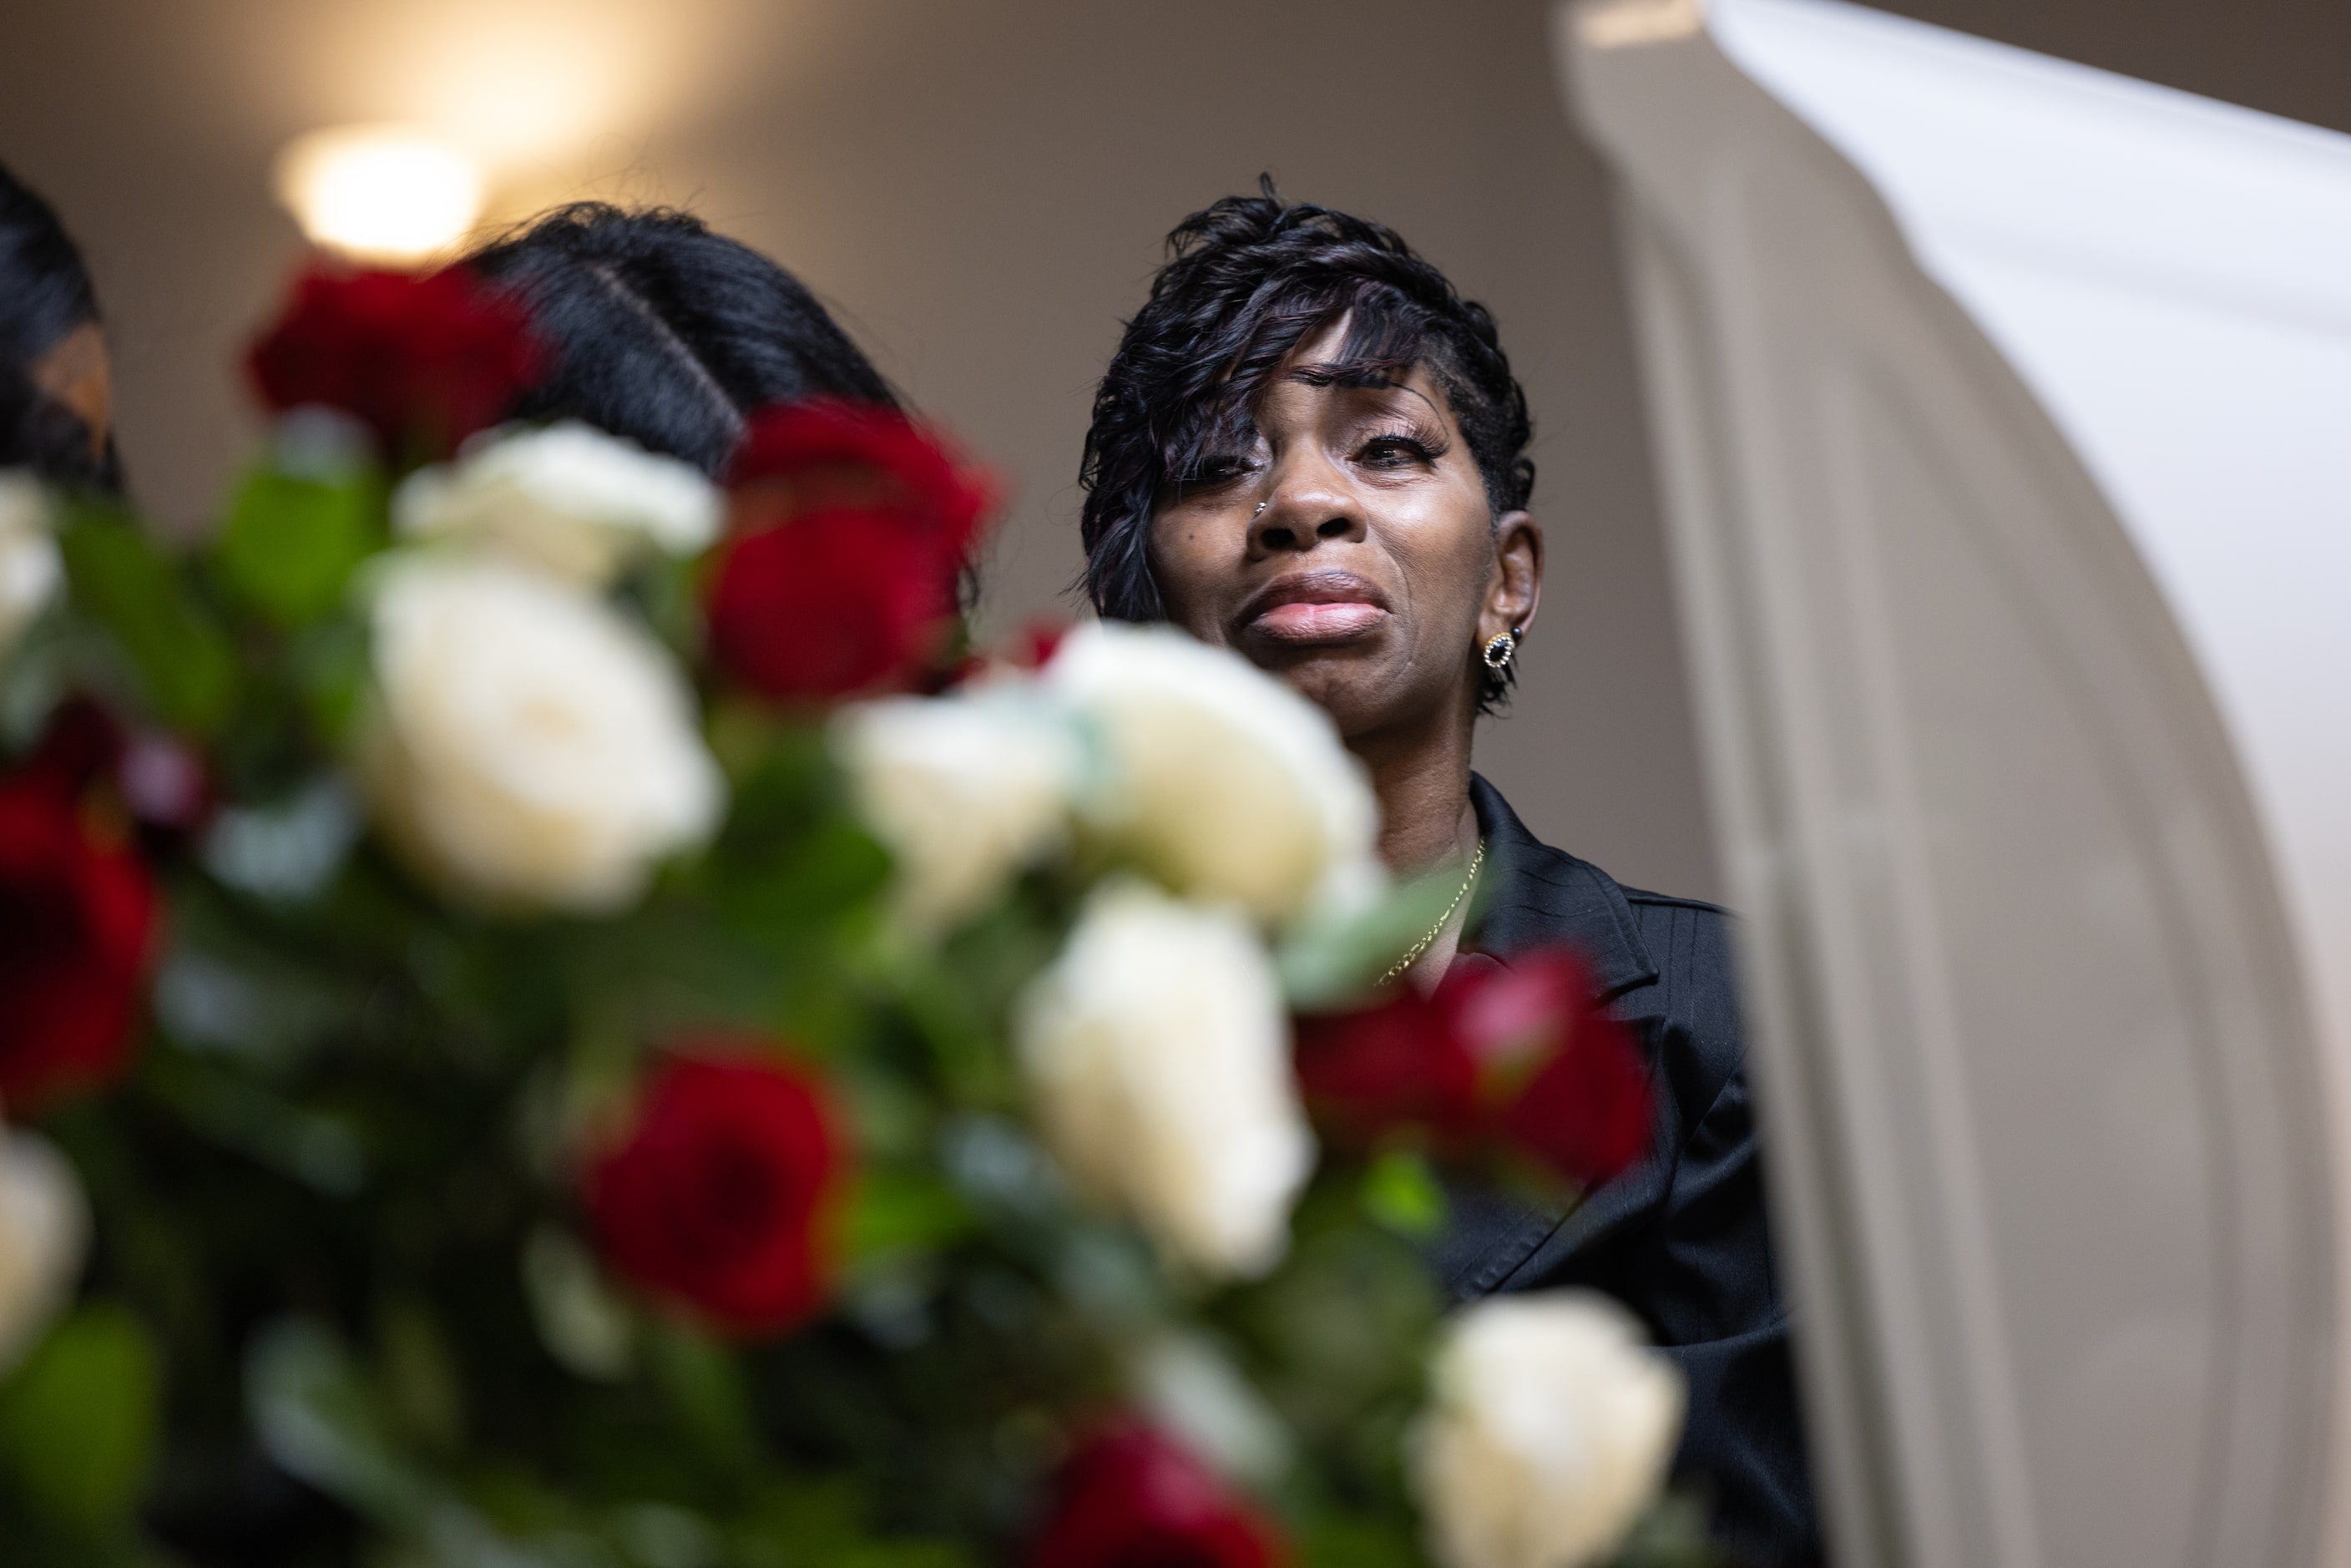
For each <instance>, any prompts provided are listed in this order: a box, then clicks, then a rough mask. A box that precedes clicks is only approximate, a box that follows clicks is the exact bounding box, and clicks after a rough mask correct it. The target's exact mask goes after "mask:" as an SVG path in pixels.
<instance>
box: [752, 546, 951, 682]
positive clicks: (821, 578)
mask: <svg viewBox="0 0 2351 1568" xmlns="http://www.w3.org/2000/svg"><path fill="white" fill-rule="evenodd" d="M955 575H956V560H955V559H954V558H953V557H952V556H951V555H949V554H947V553H946V552H945V551H944V550H943V549H942V547H941V546H940V545H939V543H938V542H937V541H936V540H935V539H934V538H931V537H930V536H929V535H928V534H926V533H925V531H924V530H923V529H922V528H919V527H917V526H916V525H914V524H913V523H911V522H909V521H908V520H907V517H906V516H905V515H904V513H901V512H897V511H891V510H878V509H877V510H835V511H821V512H816V513H813V514H811V515H809V516H806V517H796V518H794V519H793V520H791V521H789V522H787V523H781V524H778V525H777V526H775V527H773V528H757V529H754V530H752V531H751V532H748V533H746V534H743V535H741V536H740V537H738V538H735V539H734V540H733V541H731V542H730V543H728V544H727V545H726V546H725V547H724V548H723V549H722V550H721V552H720V554H719V558H718V562H717V566H716V570H715V571H714V572H713V573H712V575H711V580H710V586H709V591H708V597H707V600H706V601H705V608H706V612H707V614H708V617H709V624H710V643H711V649H712V652H713V653H715V654H716V657H717V659H718V661H719V663H720V664H723V665H725V666H726V669H727V670H729V671H730V672H732V673H733V674H734V675H735V676H736V677H737V679H738V680H740V681H741V682H742V683H743V684H744V685H747V686H748V687H750V688H751V690H753V691H754V692H757V693H758V695H761V696H764V697H767V698H769V699H770V700H773V701H776V702H784V703H793V702H821V701H826V700H830V699H832V698H837V697H843V696H850V695H857V694H862V693H877V692H884V691H894V690H900V689H903V688H904V687H905V686H906V685H909V684H910V683H912V682H913V681H914V679H915V678H916V677H917V676H918V675H919V674H920V673H921V672H922V671H923V670H924V669H925V667H927V666H928V665H929V664H930V663H931V662H932V660H933V659H934V658H935V655H936V654H937V653H939V652H940V651H941V646H942V643H943V641H944V633H945V630H946V622H947V620H948V618H949V617H951V616H952V615H953V614H954V613H955V607H956V606H955Z"/></svg>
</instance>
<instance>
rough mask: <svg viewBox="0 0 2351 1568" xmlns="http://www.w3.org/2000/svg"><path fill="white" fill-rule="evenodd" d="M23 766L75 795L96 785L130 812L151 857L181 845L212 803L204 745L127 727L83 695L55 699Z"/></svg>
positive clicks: (207, 815)
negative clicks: (200, 748)
mask: <svg viewBox="0 0 2351 1568" xmlns="http://www.w3.org/2000/svg"><path fill="white" fill-rule="evenodd" d="M25 770H26V773H27V774H28V775H38V776H40V777H41V778H44V779H47V780H48V781H49V783H50V785H51V787H52V788H54V789H57V791H58V792H59V793H61V794H63V795H66V796H68V797H70V798H72V799H75V800H86V799H88V798H89V795H90V792H91V791H92V790H97V791H99V793H100V795H101V796H103V798H104V801H105V804H106V805H107V806H109V807H120V809H121V810H124V811H127V812H128V813H130V816H131V821H132V822H133V823H135V824H136V825H137V827H138V830H139V841H140V847H141V850H142V851H144V852H145V853H146V854H147V855H148V857H149V858H151V859H155V858H161V857H162V856H164V855H166V854H169V853H171V852H174V851H177V850H180V849H183V848H184V847H186V845H187V844H188V843H189V841H191V840H193V838H194V836H195V835H196V834H197V833H198V832H200V831H203V829H204V824H205V823H206V822H207V821H210V820H211V818H212V814H213V810H214V805H215V804H216V802H215V801H214V798H213V782H212V772H211V769H210V768H208V767H207V766H206V765H205V762H204V754H203V753H201V752H199V751H197V750H196V749H195V748H194V747H191V746H189V745H188V744H187V743H186V742H185V741H183V740H181V739H180V738H179V737H176V736H172V735H170V734H167V733H165V732H164V731H162V730H153V729H131V728H128V727H125V726H124V725H123V723H122V722H121V721H120V719H118V718H116V717H115V716H113V715H112V714H111V713H110V712H108V711H107V710H106V709H105V708H104V707H103V706H100V705H99V703H97V702H96V701H94V700H93V699H91V698H89V697H87V696H79V695H77V696H70V697H68V698H67V699H66V700H65V701H64V702H62V703H59V704H58V705H57V708H56V710H55V711H54V712H52V713H51V714H50V715H49V719H48V724H47V727H46V728H45V729H43V731H42V732H41V740H40V744H39V745H38V746H37V747H35V748H34V751H33V755H32V757H31V758H30V759H29V760H28V761H27V762H26V765H25Z"/></svg>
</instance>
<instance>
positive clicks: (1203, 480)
mask: <svg viewBox="0 0 2351 1568" xmlns="http://www.w3.org/2000/svg"><path fill="white" fill-rule="evenodd" d="M1248 471H1249V459H1247V458H1246V457H1242V456H1239V455H1237V454H1229V453H1228V454H1219V455H1215V456H1210V457H1203V458H1201V459H1200V460H1199V461H1198V462H1197V463H1195V464H1194V465H1192V466H1191V467H1190V468H1189V469H1188V470H1186V473H1185V474H1184V476H1183V477H1182V478H1181V479H1180V480H1178V481H1177V483H1179V484H1181V485H1183V486H1185V487H1186V489H1191V488H1196V487H1198V486H1204V485H1225V484H1229V483H1231V482H1232V481H1233V480H1235V479H1238V478H1239V477H1240V476H1242V475H1243V474H1245V473H1247V472H1248Z"/></svg>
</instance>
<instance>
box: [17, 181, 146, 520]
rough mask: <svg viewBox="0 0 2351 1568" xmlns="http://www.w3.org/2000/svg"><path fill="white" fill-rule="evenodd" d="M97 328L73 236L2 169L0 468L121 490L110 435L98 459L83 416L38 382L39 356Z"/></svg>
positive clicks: (93, 292) (94, 300) (94, 297)
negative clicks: (35, 377) (86, 329)
mask: <svg viewBox="0 0 2351 1568" xmlns="http://www.w3.org/2000/svg"><path fill="white" fill-rule="evenodd" d="M98 325H99V314H98V290H97V288H96V287H94V286H93V285H92V284H91V283H90V280H89V267H87V266H85V265H84V264H83V262H82V256H81V251H80V250H79V248H78V247H77V246H75V245H74V242H73V239H72V236H70V235H68V234H67V233H66V230H65V225H63V224H61V223H59V222H58V221H57V214H56V213H55V212H53V211H51V210H50V208H49V204H47V202H45V201H43V200H41V198H40V197H39V196H38V195H37V194H36V193H34V191H33V190H32V189H31V187H29V186H27V185H26V184H25V183H23V182H22V181H20V180H18V179H17V178H16V176H15V175H14V174H11V173H10V172H8V171H7V170H5V169H0V468H30V469H31V470H33V471H34V472H35V473H37V474H38V475H40V476H42V477H43V478H45V479H49V480H52V481H55V482H57V483H60V484H66V485H75V486H87V487H90V488H95V489H99V490H107V491H113V490H118V489H120V486H121V470H120V465H119V463H118V462H117V460H116V457H115V453H114V435H113V433H112V432H111V431H109V432H107V433H105V436H106V439H105V442H104V444H103V446H102V447H101V448H100V449H99V450H98V451H96V452H93V451H92V450H91V432H90V429H89V426H88V425H87V424H85V423H83V422H82V418H81V416H80V415H79V414H78V413H75V412H74V411H73V410H72V409H69V408H68V407H66V406H65V405H64V404H63V403H60V402H57V400H56V399H54V398H52V397H50V396H49V395H48V394H47V393H46V392H43V391H42V390H41V389H40V388H39V387H38V386H37V385H36V384H35V382H34V381H33V371H34V366H35V364H36V363H37V361H39V360H40V358H41V356H42V355H44V354H46V353H47V352H48V351H49V350H52V349H54V348H56V347H57V345H58V344H59V343H61V342H63V341H65V340H66V338H67V336H68V334H70V333H71V332H73V331H74V330H75V329H77V328H80V327H95V326H98Z"/></svg>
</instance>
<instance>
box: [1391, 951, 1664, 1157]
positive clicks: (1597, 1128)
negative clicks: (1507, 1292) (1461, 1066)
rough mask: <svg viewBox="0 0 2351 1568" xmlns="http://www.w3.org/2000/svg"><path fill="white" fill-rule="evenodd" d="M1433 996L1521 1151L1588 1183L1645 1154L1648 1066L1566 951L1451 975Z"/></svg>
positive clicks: (1498, 1123)
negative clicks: (1435, 995)
mask: <svg viewBox="0 0 2351 1568" xmlns="http://www.w3.org/2000/svg"><path fill="white" fill-rule="evenodd" d="M1437 1005H1438V1007H1439V1009H1441V1010H1443V1011H1444V1012H1445V1013H1446V1014H1447V1018H1448V1019H1449V1022H1450V1028H1451V1031H1452V1033H1453V1035H1454V1037H1455V1038H1456V1039H1457V1040H1459V1042H1460V1044H1461V1046H1462V1048H1463V1049H1464V1050H1465V1051H1467V1052H1468V1054H1469V1056H1470V1057H1471V1058H1472V1059H1473V1060H1474V1061H1476V1062H1477V1063H1478V1077H1479V1098H1480V1100H1481V1101H1482V1102H1483V1103H1485V1104H1486V1105H1487V1106H1488V1107H1489V1116H1490V1117H1491V1119H1492V1123H1493V1125H1494V1126H1495V1127H1496V1128H1497V1129H1498V1130H1499V1132H1500V1133H1501V1134H1502V1135H1503V1136H1505V1137H1506V1138H1507V1139H1508V1140H1509V1141H1510V1143H1511V1144H1513V1145H1516V1146H1517V1147H1518V1148H1519V1149H1520V1150H1521V1151H1523V1152H1524V1153H1526V1154H1528V1155H1531V1156H1533V1157H1534V1158H1535V1159H1536V1160H1538V1161H1539V1162H1541V1164H1542V1165H1544V1166H1548V1167H1549V1168H1550V1169H1552V1171H1554V1172H1556V1173H1558V1174H1559V1175H1560V1176H1564V1177H1566V1178H1567V1179H1568V1180H1569V1181H1571V1182H1573V1183H1575V1184H1576V1185H1577V1186H1583V1187H1586V1188H1589V1187H1592V1186H1598V1185H1599V1184H1600V1183H1602V1182H1604V1181H1606V1180H1608V1179H1609V1178H1610V1177H1612V1176H1615V1175H1616V1174H1618V1173H1619V1172H1620V1171H1623V1170H1625V1168H1627V1167H1628V1166H1631V1165H1632V1164H1633V1163H1634V1162H1635V1161H1636V1160H1638V1159H1639V1158H1640V1157H1641V1156H1642V1155H1644V1154H1646V1152H1647V1150H1648V1147H1649V1137H1650V1132H1651V1128H1650V1109H1651V1098H1650V1090H1649V1075H1648V1069H1647V1066H1646V1063H1645V1062H1644V1061H1642V1058H1641V1051H1640V1048H1639V1046H1638V1045H1637V1044H1636V1043H1635V1040H1634V1038H1633V1031H1632V1030H1629V1029H1627V1028H1626V1027H1625V1024H1624V1023H1623V1022H1622V1021H1621V1020H1620V1019H1616V1018H1614V1016H1612V1015H1611V1014H1610V1013H1609V1012H1608V1011H1607V1010H1606V1009H1605V1008H1604V1007H1603V1006H1602V1005H1601V1003H1600V1000H1599V997H1598V991H1597V987H1596V983H1595V982H1594V981H1593V977H1592V971H1591V969H1590V968H1589V967H1587V966H1586V965H1585V964H1584V962H1583V959H1582V958H1580V957H1578V956H1576V955H1575V954H1574V953H1573V952H1572V951H1570V950H1568V949H1566V948H1563V947H1552V948H1546V949H1539V950H1536V951H1533V952H1527V953H1520V954H1516V955H1514V956H1512V957H1511V959H1510V963H1509V965H1508V966H1507V967H1503V966H1497V967H1491V968H1485V967H1480V968H1479V969H1475V970H1465V971H1463V972H1462V973H1460V974H1458V975H1449V976H1447V977H1446V982H1445V983H1444V984H1443V985H1441V986H1439V987H1438V988H1437Z"/></svg>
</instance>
